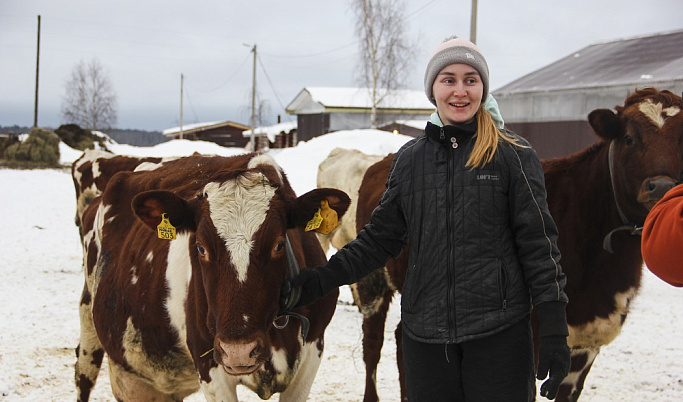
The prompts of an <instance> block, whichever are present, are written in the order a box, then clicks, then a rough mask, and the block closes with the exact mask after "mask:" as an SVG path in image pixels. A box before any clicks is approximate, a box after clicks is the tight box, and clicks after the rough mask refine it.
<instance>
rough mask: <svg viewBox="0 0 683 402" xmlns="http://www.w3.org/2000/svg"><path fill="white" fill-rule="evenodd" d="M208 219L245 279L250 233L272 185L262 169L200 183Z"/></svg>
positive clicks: (261, 217) (265, 207)
mask: <svg viewBox="0 0 683 402" xmlns="http://www.w3.org/2000/svg"><path fill="white" fill-rule="evenodd" d="M204 195H205V196H206V199H207V200H208V202H209V211H210V215H211V220H212V221H213V224H214V226H215V227H216V230H217V232H218V235H219V236H220V237H221V239H223V241H225V247H226V248H227V249H228V252H229V253H230V261H231V262H232V264H233V266H234V267H235V270H236V271H237V278H238V280H239V281H240V282H242V283H244V281H246V280H247V269H248V267H249V254H250V252H251V249H252V248H253V246H254V234H255V233H256V231H257V230H258V229H259V228H260V227H261V225H262V224H263V222H264V221H265V219H266V212H267V211H268V207H269V205H270V200H271V199H272V198H273V196H274V195H275V189H274V188H273V187H271V186H270V182H269V181H268V179H267V178H266V177H265V176H264V175H263V174H262V173H256V172H248V173H246V174H245V175H243V176H240V177H238V178H237V179H236V180H230V181H226V182H224V183H216V182H211V183H209V184H207V185H206V186H205V187H204Z"/></svg>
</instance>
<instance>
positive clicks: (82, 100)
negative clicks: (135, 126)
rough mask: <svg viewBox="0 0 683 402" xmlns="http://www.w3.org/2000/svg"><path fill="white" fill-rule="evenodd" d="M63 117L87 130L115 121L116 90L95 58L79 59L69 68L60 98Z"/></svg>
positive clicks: (111, 124) (106, 126)
mask: <svg viewBox="0 0 683 402" xmlns="http://www.w3.org/2000/svg"><path fill="white" fill-rule="evenodd" d="M62 118H63V119H64V120H65V121H66V123H75V124H78V125H79V126H81V127H83V128H87V129H90V130H102V129H109V128H112V127H114V126H115V125H116V94H115V93H114V89H113V87H112V85H111V81H110V79H109V77H108V75H107V74H106V71H105V70H104V67H103V66H102V64H100V62H99V61H98V60H97V59H93V60H91V61H90V63H88V64H86V63H85V62H83V60H81V62H80V63H78V64H77V65H76V66H75V67H74V69H73V70H72V71H71V78H70V79H69V81H67V83H66V95H65V96H64V98H63V101H62Z"/></svg>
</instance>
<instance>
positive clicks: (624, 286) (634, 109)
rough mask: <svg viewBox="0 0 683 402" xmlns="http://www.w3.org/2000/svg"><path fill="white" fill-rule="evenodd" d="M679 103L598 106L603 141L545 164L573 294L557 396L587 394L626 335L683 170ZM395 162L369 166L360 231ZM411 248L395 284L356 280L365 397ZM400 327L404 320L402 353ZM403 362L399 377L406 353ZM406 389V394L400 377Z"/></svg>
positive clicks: (647, 97) (638, 99)
mask: <svg viewBox="0 0 683 402" xmlns="http://www.w3.org/2000/svg"><path fill="white" fill-rule="evenodd" d="M681 106H682V105H681V97H679V96H676V95H674V94H673V93H671V92H669V91H666V90H665V91H658V90H656V89H654V88H645V89H641V90H637V91H636V92H635V93H633V94H631V95H630V96H628V97H627V98H626V100H625V102H624V105H623V106H617V107H616V113H614V112H613V111H611V110H608V109H598V110H594V111H592V112H591V113H590V114H589V115H588V121H589V123H590V125H591V127H592V128H593V130H594V131H595V133H596V134H597V135H598V136H599V137H600V140H599V141H598V142H596V143H595V144H593V145H592V146H590V147H588V148H586V149H584V150H581V151H579V152H577V153H575V154H573V155H569V156H567V157H563V158H556V159H549V160H544V161H542V162H543V169H544V172H545V181H546V188H547V192H548V204H549V207H550V212H551V213H552V215H553V218H554V219H555V222H556V224H557V226H558V229H559V232H560V236H559V240H558V246H559V249H560V251H561V252H562V261H561V264H562V268H563V270H564V272H565V274H566V275H567V287H566V289H565V291H566V293H567V295H568V296H569V304H568V306H567V321H568V324H569V338H568V343H569V346H570V347H571V348H572V368H571V372H570V374H569V376H567V378H566V379H565V381H564V382H563V384H562V386H561V387H560V391H559V394H558V396H557V398H556V400H557V401H576V400H577V399H578V398H579V396H580V394H581V391H582V390H583V384H584V381H585V379H586V376H587V375H588V372H589V370H590V368H591V366H592V364H593V361H594V360H595V357H596V356H597V354H598V353H599V351H600V347H602V346H604V345H607V344H609V343H610V342H612V341H613V340H614V339H615V338H616V336H617V335H618V334H619V332H620V331H621V327H622V326H623V324H624V321H625V319H626V316H627V314H628V309H629V304H630V302H631V301H632V300H633V298H634V297H635V295H636V293H637V291H638V289H639V287H640V278H641V274H642V266H643V259H642V256H641V253H640V237H639V235H640V230H641V228H642V225H643V222H644V220H645V216H646V215H647V213H648V211H649V210H650V208H652V206H653V205H654V204H655V203H656V202H657V200H659V199H660V198H661V197H662V196H663V195H664V194H665V193H666V191H667V190H669V189H670V188H671V187H672V186H673V184H674V182H675V180H676V178H677V177H678V173H679V172H680V171H681V168H682V167H683V161H682V160H681V155H682V154H683V136H682V135H683V127H680V126H681V125H683V120H682V119H680V118H678V119H673V118H671V117H672V116H676V115H678V114H679V113H680V110H681ZM390 161H391V155H390V156H389V157H388V158H387V159H385V160H383V161H381V162H378V163H377V164H376V165H375V166H373V167H370V168H369V169H368V171H367V173H366V176H365V177H364V179H363V184H362V185H361V188H360V190H359V197H358V203H359V205H358V212H357V216H356V223H357V225H358V226H360V227H362V226H363V223H364V222H368V221H369V217H370V213H371V212H372V210H373V209H374V208H375V207H376V206H377V204H378V203H379V200H380V198H381V191H382V190H383V188H384V186H383V185H382V183H384V181H385V180H386V177H387V174H388V172H389V168H390ZM378 188H379V189H381V190H378ZM359 230H360V228H359ZM406 254H407V252H404V253H403V254H402V255H401V256H400V257H399V260H398V261H396V262H394V263H393V264H394V265H392V264H389V265H388V266H387V270H386V272H387V273H388V274H389V283H390V284H391V285H388V284H387V283H386V280H385V279H384V276H383V275H379V276H374V275H372V276H370V277H368V278H365V279H363V280H362V281H361V282H363V281H368V283H365V284H363V283H361V282H359V283H358V284H357V287H358V294H359V299H360V301H361V303H362V304H370V305H372V306H373V307H377V309H376V310H375V309H372V308H367V309H366V310H365V311H364V317H363V357H364V361H365V363H366V388H365V399H364V400H365V401H376V400H378V398H377V391H376V384H375V382H374V381H375V371H376V368H377V362H378V361H379V354H380V349H381V347H382V342H383V338H382V336H383V328H384V321H385V319H386V313H387V309H388V308H389V303H390V301H391V298H392V296H393V289H394V288H395V289H397V290H398V291H400V290H401V288H402V282H403V278H404V276H405V270H406V263H407V255H406ZM401 261H403V263H401ZM382 282H384V284H382ZM534 318H535V317H532V321H533V322H534V325H537V322H536V320H535V319H534ZM400 332H401V331H400V323H399V328H398V329H397V331H396V339H397V342H399V345H398V347H397V350H398V351H399V353H400V351H401V346H400V337H399V336H400ZM535 341H536V346H537V345H538V342H537V341H538V340H537V339H536V340H535ZM397 360H398V361H397V363H398V365H399V379H401V377H402V375H401V373H402V368H401V365H402V359H401V358H400V356H399V357H398V358H397ZM401 388H402V389H401V395H402V399H403V400H405V392H404V390H403V381H402V380H401Z"/></svg>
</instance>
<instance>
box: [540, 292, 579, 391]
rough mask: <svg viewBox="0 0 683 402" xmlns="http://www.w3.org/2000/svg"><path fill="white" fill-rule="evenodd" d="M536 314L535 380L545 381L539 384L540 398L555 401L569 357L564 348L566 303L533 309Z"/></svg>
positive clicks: (551, 303)
mask: <svg viewBox="0 0 683 402" xmlns="http://www.w3.org/2000/svg"><path fill="white" fill-rule="evenodd" d="M534 308H535V309H536V312H538V323H539V326H538V336H539V346H538V371H537V373H536V378H538V379H539V380H543V379H545V378H546V377H547V376H548V372H550V377H549V378H548V380H547V381H545V382H544V383H543V384H541V396H545V397H546V398H548V399H555V397H556V396H557V391H558V390H559V389H560V384H561V383H562V380H564V378H565V377H566V376H567V374H569V366H570V363H571V355H570V352H569V346H567V336H568V335H569V330H568V329H567V313H566V311H565V310H566V308H567V303H565V302H561V301H550V302H544V303H540V304H538V305H537V306H535V307H534Z"/></svg>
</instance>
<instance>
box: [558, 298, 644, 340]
mask: <svg viewBox="0 0 683 402" xmlns="http://www.w3.org/2000/svg"><path fill="white" fill-rule="evenodd" d="M637 291H638V290H637V289H636V288H635V287H633V288H630V289H629V290H627V291H626V292H623V293H617V294H616V295H614V304H615V311H614V312H613V313H612V314H610V315H609V316H607V317H606V318H603V317H596V318H595V319H594V320H593V321H591V322H589V323H586V324H584V325H581V326H572V325H570V326H569V337H568V338H567V343H568V344H569V346H570V347H572V348H580V349H599V348H600V346H603V345H607V344H609V343H610V342H612V341H613V340H614V338H616V337H617V335H619V333H620V332H621V327H622V324H623V321H622V317H624V316H626V314H628V310H629V304H630V301H631V300H633V298H634V297H635V295H636V293H637Z"/></svg>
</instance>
